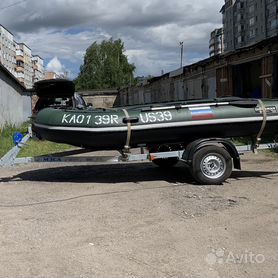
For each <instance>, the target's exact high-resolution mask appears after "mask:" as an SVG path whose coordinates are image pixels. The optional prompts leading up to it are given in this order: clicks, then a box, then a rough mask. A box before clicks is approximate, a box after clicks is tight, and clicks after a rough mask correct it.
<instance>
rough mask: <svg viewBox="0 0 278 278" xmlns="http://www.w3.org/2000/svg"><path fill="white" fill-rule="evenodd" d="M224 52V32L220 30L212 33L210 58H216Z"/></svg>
mask: <svg viewBox="0 0 278 278" xmlns="http://www.w3.org/2000/svg"><path fill="white" fill-rule="evenodd" d="M223 52H224V30H223V28H218V29H215V30H213V31H212V32H211V33H210V41H209V56H210V57H212V56H215V55H218V54H221V53H223Z"/></svg>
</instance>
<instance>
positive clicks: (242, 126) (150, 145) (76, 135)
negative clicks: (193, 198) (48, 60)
mask: <svg viewBox="0 0 278 278" xmlns="http://www.w3.org/2000/svg"><path fill="white" fill-rule="evenodd" d="M39 82H40V83H39ZM39 82H38V83H37V85H36V90H37V91H38V95H39V96H40V97H41V98H42V102H43V103H44V99H46V100H49V99H50V100H51V98H53V97H63V98H72V97H73V95H74V87H73V86H72V85H71V83H69V81H65V85H66V86H65V88H64V87H63V80H59V81H55V80H51V81H39ZM56 85H57V86H56ZM61 88H62V89H61ZM32 132H33V134H35V135H36V136H37V137H39V138H42V139H45V140H49V141H53V142H57V143H66V144H70V145H73V146H79V147H82V148H85V149H90V150H93V151H94V150H118V151H119V152H120V154H121V155H120V156H119V157H118V158H116V159H115V160H114V159H113V161H126V162H127V161H141V160H149V161H152V162H154V163H155V164H156V165H158V166H160V167H163V168H168V167H171V166H173V165H175V164H176V163H177V162H179V161H181V162H183V163H185V164H186V165H187V166H189V169H190V171H191V173H192V176H193V178H194V179H195V180H196V181H197V182H198V183H201V184H220V183H222V182H223V181H225V180H226V179H227V178H228V177H229V176H230V174H231V172H232V169H233V167H234V168H236V169H241V164H240V156H239V154H240V152H241V149H240V148H238V147H237V146H235V145H234V144H233V142H231V141H230V140H229V139H230V138H234V137H249V136H251V137H252V144H251V145H250V148H249V147H248V149H249V150H252V151H254V152H255V151H256V150H257V149H259V148H260V147H261V146H259V143H260V139H261V137H262V136H264V135H267V134H269V135H272V137H273V138H275V137H277V134H278V99H263V100H261V99H241V98H234V97H232V98H216V99H207V100H191V101H180V102H172V103H161V104H151V105H137V106H129V107H117V108H110V109H95V108H93V107H87V106H86V105H77V106H75V107H70V106H66V107H64V106H61V105H58V106H55V105H54V106H53V107H47V108H44V109H42V110H40V111H37V112H36V114H35V116H34V118H33V123H32ZM29 136H31V135H29ZM136 147H140V148H141V154H135V155H134V154H132V153H131V152H130V151H129V150H130V148H136ZM263 148H267V149H269V148H275V149H277V144H276V143H274V144H272V143H268V144H267V145H266V146H264V147H263ZM19 149H20V146H19V147H18V146H16V147H15V151H12V152H11V153H10V154H7V156H6V157H5V158H4V159H1V161H2V162H1V161H0V162H1V163H2V164H7V161H8V163H10V161H13V159H12V158H14V157H15V153H17V152H18V151H19ZM144 150H145V151H146V152H147V153H145V151H144ZM67 159H68V160H67ZM79 159H81V158H80V157H76V158H75V159H74V158H72V157H69V158H65V159H64V160H63V159H61V158H60V157H58V158H57V157H56V158H55V157H53V156H50V157H38V158H34V159H32V158H26V159H25V160H24V161H40V162H62V161H71V162H73V161H77V160H78V161H79ZM84 159H85V160H84V161H86V162H88V161H94V159H96V157H85V158H84ZM110 162H111V161H110ZM1 163H0V166H1Z"/></svg>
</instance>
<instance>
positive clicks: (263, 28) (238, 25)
mask: <svg viewBox="0 0 278 278" xmlns="http://www.w3.org/2000/svg"><path fill="white" fill-rule="evenodd" d="M220 12H221V13H222V15H223V29H224V49H225V52H230V51H234V50H236V49H239V48H242V47H246V46H249V45H253V44H255V43H257V42H259V41H261V40H264V39H267V38H270V37H273V36H275V35H277V34H278V1H277V0H225V4H224V6H223V7H222V9H221V11H220Z"/></svg>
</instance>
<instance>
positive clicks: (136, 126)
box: [33, 98, 278, 150]
mask: <svg viewBox="0 0 278 278" xmlns="http://www.w3.org/2000/svg"><path fill="white" fill-rule="evenodd" d="M33 131H34V132H35V134H36V135H37V136H38V137H39V138H43V139H46V140H49V141H53V142H58V143H66V144H70V145H74V146H80V147H84V148H89V149H92V150H109V149H115V150H121V149H123V148H124V147H137V146H138V145H142V144H144V145H146V146H147V147H153V146H158V145H162V144H168V145H173V146H175V145H176V146H177V145H183V146H184V145H186V144H188V143H189V142H192V141H193V140H196V139H200V138H230V137H245V136H256V135H257V134H258V133H261V132H263V134H273V135H276V134H277V133H278V99H264V100H257V99H240V98H222V99H210V100H209V99H208V100H199V101H182V102H175V103H167V104H157V105H141V106H131V107H119V108H112V109H94V108H92V107H83V108H79V109H77V108H74V109H73V108H59V109H55V108H44V109H42V110H41V111H39V112H38V114H37V115H36V117H35V119H34V121H33Z"/></svg>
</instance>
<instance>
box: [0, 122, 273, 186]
mask: <svg viewBox="0 0 278 278" xmlns="http://www.w3.org/2000/svg"><path fill="white" fill-rule="evenodd" d="M30 138H32V130H31V126H30V127H28V132H27V134H26V135H25V136H24V137H23V135H21V134H20V133H15V134H14V135H13V141H14V145H15V146H14V147H13V148H12V149H11V150H10V151H8V152H7V153H6V154H5V155H4V156H3V157H2V158H1V159H0V167H9V166H13V165H18V164H27V163H33V162H36V163H57V162H58V163H62V162H69V163H94V164H113V163H121V162H122V163H126V162H139V161H151V162H153V163H154V164H156V165H158V166H160V167H163V168H169V167H171V166H174V165H175V164H176V163H177V162H178V161H181V162H184V163H185V164H186V165H187V166H189V169H190V172H191V174H192V176H193V178H194V179H195V180H196V181H197V182H198V183H201V184H220V183H222V182H224V181H225V180H226V179H227V178H228V177H229V176H230V174H231V172H232V168H233V166H234V168H236V169H241V165H240V157H239V156H240V155H242V154H244V153H247V152H253V153H257V150H266V149H275V151H277V150H278V144H277V143H276V142H273V143H267V144H260V145H258V144H256V143H254V144H249V145H243V146H235V145H234V144H233V143H232V142H231V141H230V140H228V139H223V138H206V139H199V140H196V141H194V142H191V143H190V144H189V145H188V146H187V147H186V148H185V149H181V150H176V151H163V152H160V151H156V152H152V151H151V150H147V148H146V147H145V145H139V146H138V147H139V148H140V153H138V154H134V153H131V152H130V151H129V150H126V149H124V150H123V151H121V152H120V155H118V156H71V155H72V154H77V153H78V154H81V153H86V152H91V151H90V150H86V149H80V150H76V151H66V152H63V153H62V154H63V155H60V154H55V155H53V154H50V155H47V156H36V157H19V158H18V157H17V155H18V154H19V152H20V150H21V149H22V148H24V146H26V145H27V144H26V143H27V142H28V140H29V139H30ZM64 155H65V156H64ZM232 162H233V165H232Z"/></svg>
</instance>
